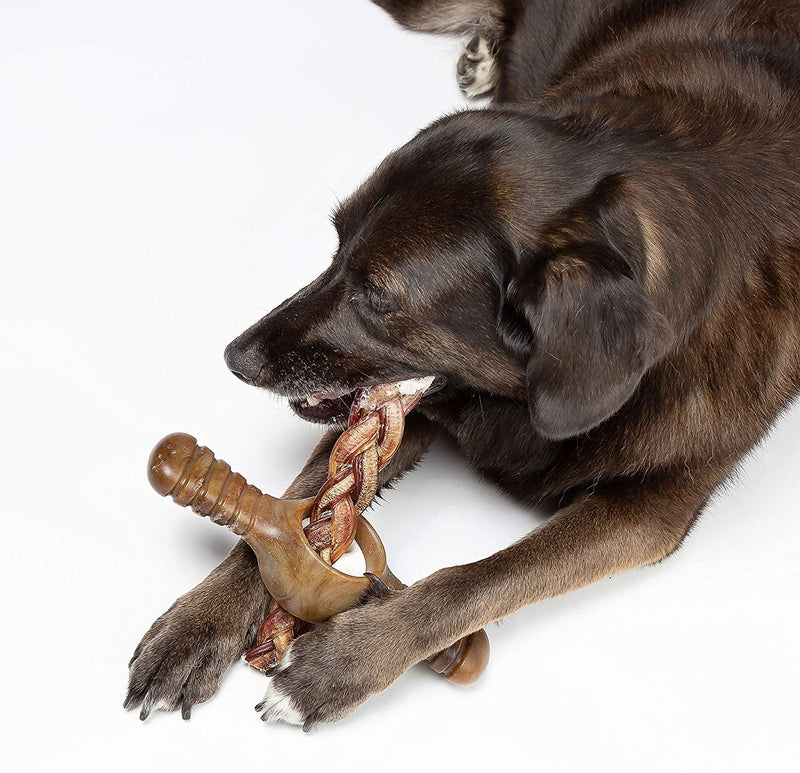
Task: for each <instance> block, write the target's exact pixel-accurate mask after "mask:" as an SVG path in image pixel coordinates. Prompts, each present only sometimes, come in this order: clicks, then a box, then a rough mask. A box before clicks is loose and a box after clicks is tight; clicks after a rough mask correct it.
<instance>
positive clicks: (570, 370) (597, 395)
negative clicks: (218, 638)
mask: <svg viewBox="0 0 800 773" xmlns="http://www.w3.org/2000/svg"><path fill="white" fill-rule="evenodd" d="M620 188H621V186H620V185H619V184H618V183H616V182H609V181H605V182H604V183H602V184H601V185H600V186H598V188H596V189H595V190H594V191H593V192H592V194H591V195H590V196H589V197H587V199H586V200H583V201H581V202H580V203H579V204H578V205H576V206H574V207H571V208H570V209H569V210H568V211H566V212H564V213H562V214H561V215H560V216H559V217H558V218H557V219H556V220H554V221H552V222H551V223H550V224H549V225H548V227H547V228H546V229H545V231H544V233H543V234H542V236H540V237H539V239H537V242H538V244H537V245H536V246H535V247H534V248H533V249H523V250H521V251H519V253H518V256H517V257H518V259H517V265H516V267H515V269H514V272H513V275H512V276H511V278H510V281H509V282H508V284H507V286H506V288H505V297H504V302H503V306H502V309H501V314H500V318H499V330H500V334H501V336H502V338H503V340H504V341H505V343H506V345H507V346H509V348H511V349H512V350H513V351H514V352H515V353H516V354H517V355H518V356H522V357H526V358H527V393H528V403H529V407H530V415H531V420H532V422H533V425H534V427H535V428H536V429H537V430H538V431H539V432H540V433H541V434H542V435H543V436H545V437H548V438H552V439H564V438H567V437H571V436H574V435H578V434H581V433H583V432H586V431H588V430H590V429H592V428H593V427H595V426H597V425H598V424H600V423H601V422H603V421H604V420H605V419H607V418H608V417H609V416H611V415H613V414H614V413H616V412H617V411H618V410H619V409H620V408H621V407H622V406H623V405H624V404H625V403H626V402H627V401H628V399H629V398H630V397H631V396H632V395H633V393H634V391H635V390H636V387H637V385H638V384H639V382H640V380H641V379H642V376H643V375H644V374H645V372H646V371H647V370H648V369H649V368H650V367H651V366H652V365H653V364H654V363H655V362H657V361H658V360H659V359H660V358H661V357H662V356H663V355H664V354H665V353H666V352H667V350H668V349H669V347H670V345H671V343H672V341H673V338H674V333H673V331H672V328H671V326H670V325H669V323H668V322H667V320H666V319H665V318H664V317H663V316H662V315H661V314H660V313H659V312H658V310H657V309H656V308H655V307H654V306H653V303H652V302H651V300H650V299H649V298H648V296H647V293H646V291H645V289H644V286H643V284H642V281H641V277H642V276H643V274H644V271H645V263H646V255H645V247H644V243H643V240H642V237H641V233H640V230H639V227H638V221H637V220H636V214H635V212H634V211H633V208H632V207H631V206H629V205H628V204H627V203H626V201H625V199H624V196H622V195H621V190H620Z"/></svg>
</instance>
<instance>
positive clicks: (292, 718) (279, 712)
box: [256, 648, 305, 725]
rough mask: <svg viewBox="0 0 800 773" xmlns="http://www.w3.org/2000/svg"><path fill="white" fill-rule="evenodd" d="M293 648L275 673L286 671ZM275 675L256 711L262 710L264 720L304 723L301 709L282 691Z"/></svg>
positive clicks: (294, 723) (270, 680) (290, 723)
mask: <svg viewBox="0 0 800 773" xmlns="http://www.w3.org/2000/svg"><path fill="white" fill-rule="evenodd" d="M291 660H292V657H291V648H290V649H289V650H288V651H287V652H286V654H285V655H284V656H283V660H281V662H280V665H279V666H278V667H277V668H276V670H275V675H277V674H279V673H280V672H281V671H285V670H286V669H287V668H288V667H289V665H290V663H291ZM275 675H273V676H271V677H270V678H269V683H268V684H267V691H266V692H265V693H264V700H262V701H261V703H259V704H258V706H256V711H259V712H261V719H262V720H263V721H264V722H283V723H285V724H287V725H302V724H303V722H304V721H305V717H304V716H303V715H302V714H301V713H300V709H298V708H297V706H295V705H294V701H293V700H292V699H291V698H290V697H289V696H288V695H286V694H285V693H284V692H282V691H281V689H280V687H278V686H277V684H276V680H275Z"/></svg>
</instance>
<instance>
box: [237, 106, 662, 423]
mask: <svg viewBox="0 0 800 773" xmlns="http://www.w3.org/2000/svg"><path fill="white" fill-rule="evenodd" d="M562 157H563V158H562ZM572 167H574V168H572ZM592 178H596V179H592ZM619 188H620V186H619V185H618V184H616V183H615V182H614V181H613V180H609V179H604V178H603V175H601V174H600V173H596V172H592V171H591V170H589V169H586V168H582V167H580V165H576V164H575V162H574V161H573V160H571V159H569V157H568V151H567V150H566V149H565V148H561V147H559V146H558V142H555V144H554V143H553V141H552V138H546V139H543V138H542V137H541V136H537V134H536V132H535V131H534V130H533V129H532V127H531V126H530V124H529V123H526V122H523V121H522V119H520V118H519V117H517V116H514V115H512V114H503V113H499V112H495V111H480V112H478V113H463V114H459V115H456V116H452V117H450V118H448V119H443V120H442V121H440V122H438V123H436V124H434V125H433V126H432V127H429V128H428V129H426V130H425V131H423V132H422V133H421V134H420V135H418V136H417V137H416V138H415V139H414V140H413V141H412V142H410V143H409V144H408V145H406V146H404V147H403V148H401V149H400V150H398V151H396V152H395V153H393V154H392V155H390V156H389V157H388V158H387V159H386V160H385V161H384V162H383V163H382V164H381V165H380V166H379V167H378V169H377V170H376V172H375V173H374V174H373V175H372V177H370V178H369V180H367V182H366V183H364V184H363V185H362V186H361V187H360V188H359V189H358V190H357V191H356V192H355V194H354V195H353V196H352V197H351V198H350V199H349V200H348V201H347V202H346V203H345V204H344V205H343V206H342V207H341V208H340V209H339V210H338V211H337V212H336V214H335V216H334V218H333V221H334V225H335V227H336V229H337V232H338V235H339V248H338V250H337V252H336V254H335V256H334V258H333V262H332V264H331V266H330V267H329V268H328V270H327V271H325V272H324V273H323V274H322V275H321V276H320V277H318V278H317V279H316V280H315V281H314V282H312V283H311V284H310V285H308V286H307V287H305V288H304V289H302V290H301V291H300V292H298V293H297V294H296V295H295V296H293V297H292V298H290V299H288V300H287V301H285V302H284V303H283V304H281V305H280V306H279V307H278V308H276V309H275V310H274V311H272V312H270V313H269V314H268V315H267V316H266V317H264V318H263V319H261V320H260V321H259V322H257V323H256V324H255V325H253V326H252V327H250V328H249V329H248V330H246V331H245V332H244V333H242V335H240V336H239V337H238V338H236V339H235V340H234V341H233V342H232V343H231V344H230V345H229V346H228V347H227V349H226V352H225V359H226V362H227V363H228V366H229V367H230V369H231V370H232V371H233V372H234V373H235V374H236V375H237V376H239V377H240V378H242V379H243V380H245V381H247V382H248V383H251V384H254V385H256V386H261V387H265V388H267V389H269V390H272V391H275V392H278V393H279V394H283V395H286V396H287V397H289V399H290V403H291V405H292V408H293V409H294V410H295V411H296V412H297V413H298V414H299V415H301V416H302V417H304V418H306V419H310V420H314V421H322V422H332V421H340V420H341V419H343V418H344V417H345V416H346V414H347V411H348V408H349V402H350V399H349V398H350V395H351V393H352V392H353V390H355V389H356V388H357V387H359V386H365V385H369V384H375V383H382V382H386V381H398V380H402V379H406V378H412V377H417V376H429V375H433V376H435V377H436V378H435V381H434V382H433V384H432V386H431V387H430V389H429V393H431V394H432V393H434V392H437V391H439V390H441V394H440V395H439V397H438V398H437V399H443V398H444V397H445V396H446V395H453V396H455V395H458V394H459V393H463V392H464V391H467V392H470V393H475V392H479V393H489V394H493V395H498V396H503V397H507V398H510V399H515V400H519V401H524V400H527V401H528V403H529V405H530V411H531V418H532V421H533V424H534V426H535V428H536V429H537V430H538V431H539V432H541V433H542V434H543V435H545V436H547V437H551V438H562V437H567V436H570V435H574V434H577V433H579V432H584V431H586V430H588V429H590V428H591V427H593V426H595V425H596V424H599V423H600V422H601V421H603V420H604V419H605V418H607V417H608V416H610V415H611V414H612V413H614V412H615V411H616V410H617V409H618V408H619V407H620V406H621V405H622V404H623V403H624V402H625V401H626V400H627V399H628V398H629V397H630V395H631V394H632V393H633V391H634V390H635V388H636V385H637V384H638V382H639V380H640V379H641V377H642V375H643V374H644V372H645V371H646V370H647V369H648V368H649V367H650V366H651V365H652V364H653V362H655V361H656V359H658V357H659V356H661V355H662V354H663V352H664V351H665V349H666V347H667V345H668V343H669V340H670V336H669V331H668V327H667V325H666V323H665V322H664V320H663V318H662V317H661V316H660V315H659V314H658V312H657V311H656V310H655V309H654V308H653V305H652V304H651V302H650V301H649V299H648V297H647V295H646V293H645V291H644V289H643V287H642V284H641V281H640V278H641V277H640V275H641V272H642V271H643V270H644V266H643V261H644V257H643V255H644V252H643V246H642V243H641V242H642V240H641V237H640V235H639V232H638V230H637V226H636V223H635V222H627V221H626V217H628V216H629V215H630V212H628V211H627V210H626V208H625V207H624V205H623V204H622V203H621V199H622V198H624V195H623V193H622V192H621V191H620V190H619ZM585 191H588V194H586V195H583V194H584V193H585ZM423 399H426V398H423Z"/></svg>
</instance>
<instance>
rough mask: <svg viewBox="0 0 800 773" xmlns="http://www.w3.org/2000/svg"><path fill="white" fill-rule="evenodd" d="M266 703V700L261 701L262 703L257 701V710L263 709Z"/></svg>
mask: <svg viewBox="0 0 800 773" xmlns="http://www.w3.org/2000/svg"><path fill="white" fill-rule="evenodd" d="M265 704H266V701H261V703H256V705H255V710H256V711H263V709H264V705H265Z"/></svg>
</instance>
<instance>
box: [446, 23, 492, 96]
mask: <svg viewBox="0 0 800 773" xmlns="http://www.w3.org/2000/svg"><path fill="white" fill-rule="evenodd" d="M496 74H497V73H496V67H495V61H494V54H493V53H492V49H491V46H490V45H489V42H488V41H487V40H486V38H483V37H481V36H480V35H475V37H473V38H472V39H471V40H470V41H469V42H468V43H466V44H465V46H464V53H463V54H461V57H460V58H459V60H458V64H457V65H456V75H457V77H458V86H459V88H460V89H461V91H463V92H464V95H465V96H466V97H469V98H470V99H475V98H476V97H480V96H483V95H484V94H488V93H489V92H490V91H492V89H494V85H495V79H496Z"/></svg>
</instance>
